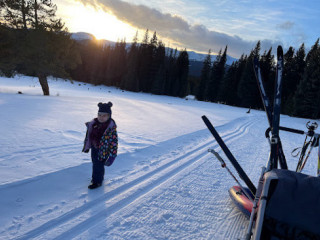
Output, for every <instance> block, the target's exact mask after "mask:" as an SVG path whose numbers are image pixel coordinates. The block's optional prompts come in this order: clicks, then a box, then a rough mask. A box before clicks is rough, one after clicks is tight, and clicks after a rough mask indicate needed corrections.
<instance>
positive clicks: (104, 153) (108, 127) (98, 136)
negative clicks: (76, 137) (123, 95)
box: [82, 102, 118, 189]
mask: <svg viewBox="0 0 320 240" xmlns="http://www.w3.org/2000/svg"><path fill="white" fill-rule="evenodd" d="M98 107H99V110H98V117H97V118H94V119H93V120H92V121H91V122H87V123H86V126H87V134H86V137H85V140H84V146H83V149H82V152H85V153H88V152H89V149H91V160H92V180H91V184H90V185H89V186H88V188H89V189H94V188H97V187H100V186H101V184H102V181H103V178H104V165H106V166H111V165H112V163H113V161H114V160H115V158H116V157H117V149H118V135H117V125H116V123H115V121H114V120H113V119H112V118H111V113H112V112H111V107H112V103H111V102H108V103H101V102H100V103H99V104H98Z"/></svg>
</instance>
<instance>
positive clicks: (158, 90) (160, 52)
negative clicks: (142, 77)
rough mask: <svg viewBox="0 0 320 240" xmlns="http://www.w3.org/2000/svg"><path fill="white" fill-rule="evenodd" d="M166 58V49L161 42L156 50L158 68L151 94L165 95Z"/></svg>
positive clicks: (155, 63)
mask: <svg viewBox="0 0 320 240" xmlns="http://www.w3.org/2000/svg"><path fill="white" fill-rule="evenodd" d="M165 58H166V49H165V46H164V44H163V43H162V42H161V41H159V42H158V47H157V48H156V53H155V58H154V65H155V66H157V68H156V72H155V75H154V79H153V84H152V89H151V92H152V93H154V94H163V93H164V88H165Z"/></svg>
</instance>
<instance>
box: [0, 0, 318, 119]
mask: <svg viewBox="0 0 320 240" xmlns="http://www.w3.org/2000/svg"><path fill="white" fill-rule="evenodd" d="M56 9H57V8H56V5H55V4H53V3H52V2H51V1H50V0H0V74H3V75H6V76H13V75H14V74H15V73H22V74H26V75H30V76H35V77H38V78H39V82H40V84H41V86H42V89H43V93H44V95H49V94H50V93H49V86H48V83H47V77H48V76H54V77H62V78H71V79H75V80H79V81H82V82H87V83H92V84H95V85H99V84H104V85H108V86H116V87H119V88H121V89H124V90H129V91H136V92H140V91H142V92H149V93H153V94H163V95H169V96H178V97H184V96H186V95H188V94H191V95H195V96H196V98H197V99H198V100H200V101H210V102H219V103H225V104H228V105H233V106H240V107H247V108H255V109H261V108H262V102H261V100H260V95H259V90H258V87H257V82H256V79H255V74H254V70H253V59H254V58H258V59H259V60H260V66H261V74H262V78H263V81H264V85H265V88H266V92H267V93H268V96H269V98H270V99H273V92H274V79H275V68H276V67H275V66H276V64H275V57H274V56H273V55H272V49H271V48H270V49H269V50H268V51H264V52H263V54H262V55H261V54H260V51H261V49H260V48H261V44H260V41H259V42H258V43H257V44H256V46H255V48H254V49H252V51H251V52H250V54H249V55H244V54H243V55H242V56H241V57H240V58H239V59H238V60H237V61H235V62H233V63H232V64H231V65H230V66H229V65H227V64H226V61H227V50H228V48H227V46H226V47H225V49H224V50H222V49H221V50H220V52H219V53H218V55H217V56H216V58H215V60H214V61H212V56H211V50H209V52H208V55H207V57H206V58H205V59H204V61H203V67H202V71H201V75H200V76H199V77H197V76H190V75H189V64H190V63H189V57H188V52H187V51H186V49H184V50H181V51H177V49H176V50H173V49H168V48H166V47H165V45H164V44H163V42H162V41H161V40H159V39H158V37H157V34H156V32H154V33H153V35H152V36H151V37H150V36H149V31H148V30H147V31H146V32H145V34H144V37H143V39H142V40H141V42H138V34H137V35H136V36H135V38H134V40H133V42H132V43H131V45H130V46H128V45H127V43H126V42H125V40H121V41H118V42H117V43H116V44H115V45H114V46H111V45H103V44H102V42H99V41H94V40H93V41H89V40H88V41H75V40H72V39H71V34H70V33H69V32H68V29H66V28H65V27H64V24H63V23H62V20H61V19H58V18H56V15H55V13H56ZM319 62H320V47H319V40H317V41H316V43H315V44H314V45H313V46H312V48H311V50H310V51H309V52H308V53H306V50H305V46H304V44H302V45H301V47H300V48H299V49H297V50H295V49H294V48H293V47H290V48H289V49H288V50H287V52H286V53H285V54H284V71H283V95H282V99H283V100H282V113H285V114H288V115H293V116H300V117H307V118H320V108H319V104H320V97H319V96H320V79H319V78H320V64H319Z"/></svg>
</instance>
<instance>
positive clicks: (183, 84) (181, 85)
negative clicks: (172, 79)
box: [174, 49, 189, 97]
mask: <svg viewBox="0 0 320 240" xmlns="http://www.w3.org/2000/svg"><path fill="white" fill-rule="evenodd" d="M188 74H189V55H188V52H187V50H186V49H184V50H183V51H180V53H179V56H178V59H177V79H176V87H175V88H174V91H175V94H174V96H178V97H185V96H186V95H187V89H188Z"/></svg>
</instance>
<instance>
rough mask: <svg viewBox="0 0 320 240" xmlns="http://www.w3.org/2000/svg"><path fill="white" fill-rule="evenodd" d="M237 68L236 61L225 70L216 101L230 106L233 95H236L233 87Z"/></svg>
mask: <svg viewBox="0 0 320 240" xmlns="http://www.w3.org/2000/svg"><path fill="white" fill-rule="evenodd" d="M237 67H238V61H236V62H233V63H232V64H231V66H230V67H228V68H227V71H226V74H225V75H224V77H223V80H222V82H221V86H220V91H219V94H218V98H217V99H218V101H219V102H224V103H226V104H231V102H232V101H231V99H232V98H233V96H234V95H236V94H237V92H236V91H235V89H237V88H235V86H234V85H233V83H234V82H236V80H235V78H236V71H237Z"/></svg>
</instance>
